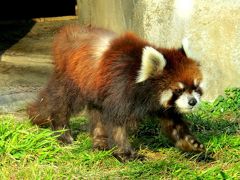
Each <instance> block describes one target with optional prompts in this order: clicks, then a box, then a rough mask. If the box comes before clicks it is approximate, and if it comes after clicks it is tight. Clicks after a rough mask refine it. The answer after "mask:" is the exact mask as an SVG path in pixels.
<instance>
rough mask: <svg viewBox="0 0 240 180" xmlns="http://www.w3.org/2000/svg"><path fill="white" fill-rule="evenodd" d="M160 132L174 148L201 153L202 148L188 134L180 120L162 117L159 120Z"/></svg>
mask: <svg viewBox="0 0 240 180" xmlns="http://www.w3.org/2000/svg"><path fill="white" fill-rule="evenodd" d="M160 123H161V128H162V131H163V132H164V133H165V135H166V136H167V137H168V138H169V139H171V140H172V142H173V143H174V144H175V146H176V147H178V148H179V149H181V150H183V151H188V152H193V151H194V152H202V151H204V146H203V144H201V143H200V142H199V141H198V140H196V138H195V137H194V136H193V135H192V134H191V133H190V131H189V128H188V126H187V124H186V123H185V122H184V121H183V120H182V119H180V118H179V119H173V118H171V117H163V118H161V119H160Z"/></svg>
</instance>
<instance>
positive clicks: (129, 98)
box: [28, 25, 201, 157]
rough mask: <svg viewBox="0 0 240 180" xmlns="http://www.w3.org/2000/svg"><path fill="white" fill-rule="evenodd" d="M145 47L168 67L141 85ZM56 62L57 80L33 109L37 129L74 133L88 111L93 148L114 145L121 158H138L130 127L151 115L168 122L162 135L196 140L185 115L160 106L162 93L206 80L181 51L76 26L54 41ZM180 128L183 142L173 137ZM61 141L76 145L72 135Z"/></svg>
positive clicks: (30, 110) (62, 32)
mask: <svg viewBox="0 0 240 180" xmlns="http://www.w3.org/2000/svg"><path fill="white" fill-rule="evenodd" d="M105 39H109V46H106V47H107V48H106V51H104V54H102V52H103V51H102V50H101V44H102V43H103V44H104V43H106V42H107V41H105ZM106 44H107V43H106ZM145 46H152V47H154V48H156V49H157V50H158V51H160V52H161V53H162V54H163V55H164V57H165V58H166V60H167V65H166V67H165V68H164V70H163V72H162V73H161V74H158V75H156V76H154V77H151V78H149V79H148V80H146V81H144V82H141V83H136V77H137V75H138V72H139V69H140V66H141V56H142V50H143V48H144V47H145ZM53 58H54V65H55V67H54V73H53V76H52V78H51V80H50V81H49V83H48V85H47V87H46V89H44V90H43V91H42V92H41V94H40V95H39V98H38V100H37V101H36V102H34V103H33V104H31V105H30V106H29V108H28V113H29V115H30V117H31V118H32V122H33V123H34V124H39V125H41V124H45V123H50V125H51V126H52V128H53V130H56V129H63V128H69V118H70V116H71V115H72V114H73V113H76V112H79V111H80V110H82V109H83V108H84V107H87V110H88V112H89V115H90V121H91V122H92V128H91V132H92V136H93V139H94V146H95V147H97V148H100V149H106V148H109V147H112V144H115V145H117V146H118V148H119V150H118V153H120V154H125V155H127V156H129V157H132V156H133V155H134V153H133V152H132V150H131V147H130V145H129V143H128V141H127V131H126V126H127V124H129V123H134V122H138V121H140V120H141V119H143V118H144V117H145V116H146V115H148V114H151V115H157V116H159V117H163V119H164V120H162V121H161V122H162V124H163V125H162V127H163V128H164V129H165V130H163V131H164V132H165V133H166V134H167V136H169V138H170V139H172V140H173V142H174V143H176V142H178V141H179V140H180V139H181V137H180V134H181V136H182V137H185V136H186V135H189V136H191V137H192V135H191V134H190V132H189V130H188V128H187V126H186V124H185V123H184V121H182V120H181V119H182V116H181V114H179V113H178V112H177V111H175V110H174V107H173V108H170V110H166V109H164V108H163V107H161V106H160V104H159V96H160V95H161V92H163V91H164V90H166V89H169V88H171V89H176V88H177V87H176V82H179V81H181V82H184V83H185V84H186V85H188V86H193V79H201V73H200V70H199V68H198V64H197V63H196V62H195V61H192V60H191V59H189V58H187V57H186V56H185V54H184V53H183V52H182V51H180V50H177V49H163V48H157V47H155V46H154V45H151V44H149V43H148V42H146V41H144V40H141V39H139V38H138V37H136V36H135V35H134V34H132V33H126V34H124V35H123V36H120V37H117V36H116V35H115V34H114V33H113V32H110V31H107V30H104V29H97V28H83V27H80V26H78V25H71V26H66V27H64V28H62V29H61V30H60V32H59V33H58V35H57V36H56V37H55V41H54V46H53ZM170 112H171V113H170ZM169 114H171V115H169ZM166 119H167V120H166ZM169 122H170V124H172V125H171V126H169V125H168V124H169ZM177 122H181V123H177ZM176 124H180V129H181V127H182V129H183V131H181V132H179V133H178V134H177V135H178V136H179V138H180V139H176V137H172V135H171V132H172V130H173V129H174V128H175V127H176ZM96 128H97V130H96ZM94 129H95V130H94ZM94 132H95V134H94ZM96 132H97V133H96ZM192 138H193V137H192ZM193 139H194V138H193ZM62 140H63V141H65V142H67V143H70V142H71V141H72V140H71V138H70V131H69V132H67V133H65V134H64V135H63V136H62ZM194 141H195V142H197V141H196V140H195V139H194ZM176 144H177V143H176ZM188 146H189V147H187V148H186V147H185V145H184V147H183V146H182V147H181V145H180V146H179V147H180V148H181V149H183V150H188V149H189V150H199V149H198V148H195V149H194V148H193V145H192V144H190V145H188Z"/></svg>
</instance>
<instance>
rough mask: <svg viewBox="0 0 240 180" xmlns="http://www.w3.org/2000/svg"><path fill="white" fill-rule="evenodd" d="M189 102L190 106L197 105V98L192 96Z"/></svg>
mask: <svg viewBox="0 0 240 180" xmlns="http://www.w3.org/2000/svg"><path fill="white" fill-rule="evenodd" d="M188 104H189V105H190V106H195V105H196V104H197V100H196V99H195V98H191V99H189V101H188Z"/></svg>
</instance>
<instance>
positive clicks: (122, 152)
mask: <svg viewBox="0 0 240 180" xmlns="http://www.w3.org/2000/svg"><path fill="white" fill-rule="evenodd" d="M108 133H109V144H110V145H111V146H116V148H117V149H116V151H115V152H114V153H113V155H114V156H115V157H116V158H117V159H118V160H119V161H121V162H125V161H127V160H134V159H143V158H144V157H143V156H140V155H138V154H137V153H136V152H135V151H133V149H132V148H131V145H130V143H129V141H128V134H127V128H126V126H125V125H122V126H120V125H119V126H117V125H113V124H109V125H108Z"/></svg>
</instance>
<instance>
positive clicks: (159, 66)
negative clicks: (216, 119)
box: [136, 46, 202, 113]
mask: <svg viewBox="0 0 240 180" xmlns="http://www.w3.org/2000/svg"><path fill="white" fill-rule="evenodd" d="M151 78H153V79H154V78H155V79H156V81H158V83H159V85H157V86H159V87H154V88H158V89H159V92H158V96H157V97H159V105H160V106H161V107H164V108H165V109H168V108H171V107H174V108H175V109H176V110H177V111H178V112H180V113H187V112H190V111H192V110H193V109H194V108H195V107H196V106H197V105H198V104H199V102H200V98H201V95H202V88H201V84H202V82H201V81H202V75H201V72H200V69H199V66H198V64H197V63H196V62H195V61H193V60H192V59H190V58H188V57H187V55H186V54H185V52H182V51H181V50H174V49H173V50H170V51H165V52H164V53H161V52H160V51H159V50H156V49H154V48H152V47H149V46H147V47H145V48H144V49H143V54H142V64H141V67H140V70H139V74H138V77H137V80H136V82H137V83H138V82H143V81H145V80H147V79H151Z"/></svg>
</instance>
